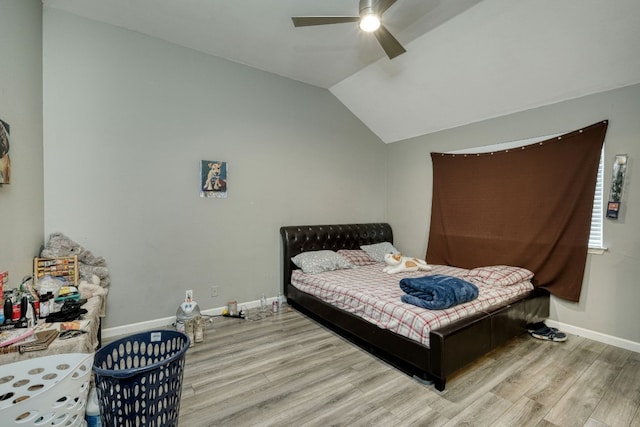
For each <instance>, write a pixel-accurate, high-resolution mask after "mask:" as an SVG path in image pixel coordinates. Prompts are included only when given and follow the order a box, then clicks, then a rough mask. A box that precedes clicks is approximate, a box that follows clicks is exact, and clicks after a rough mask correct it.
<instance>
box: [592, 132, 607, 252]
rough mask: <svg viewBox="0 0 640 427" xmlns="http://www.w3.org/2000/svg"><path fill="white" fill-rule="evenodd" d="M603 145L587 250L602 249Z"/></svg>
mask: <svg viewBox="0 0 640 427" xmlns="http://www.w3.org/2000/svg"><path fill="white" fill-rule="evenodd" d="M603 206H604V145H603V146H602V152H601V153H600V164H599V165H598V180H597V182H596V193H595V195H594V197H593V211H592V213H591V233H590V234H589V248H592V249H602V248H603V247H604V242H603V230H602V221H603V220H602V219H603V217H604V212H603Z"/></svg>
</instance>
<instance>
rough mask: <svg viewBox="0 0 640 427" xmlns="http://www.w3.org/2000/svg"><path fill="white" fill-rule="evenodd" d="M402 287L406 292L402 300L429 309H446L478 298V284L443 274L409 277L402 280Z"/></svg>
mask: <svg viewBox="0 0 640 427" xmlns="http://www.w3.org/2000/svg"><path fill="white" fill-rule="evenodd" d="M400 288H401V289H402V290H403V291H404V292H405V295H402V297H401V298H400V299H401V300H402V302H405V303H407V304H413V305H417V306H418V307H423V308H427V309H429V310H444V309H445V308H449V307H453V306H454V305H458V304H462V303H465V302H469V301H472V300H474V299H476V298H478V288H477V287H476V285H474V284H473V283H469V282H466V281H464V280H462V279H459V278H457V277H453V276H445V275H443V274H434V275H433V276H424V277H415V278H413V277H407V278H404V279H402V280H400Z"/></svg>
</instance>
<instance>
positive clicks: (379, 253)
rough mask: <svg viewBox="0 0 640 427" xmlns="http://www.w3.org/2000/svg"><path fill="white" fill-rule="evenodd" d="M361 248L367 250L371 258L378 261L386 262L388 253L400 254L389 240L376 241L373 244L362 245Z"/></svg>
mask: <svg viewBox="0 0 640 427" xmlns="http://www.w3.org/2000/svg"><path fill="white" fill-rule="evenodd" d="M360 249H362V250H363V251H365V252H366V253H367V254H369V256H370V257H371V258H373V259H374V260H376V261H377V262H384V256H385V255H386V254H399V253H400V251H398V250H397V249H396V248H394V247H393V245H392V244H391V243H389V242H382V243H374V244H373V245H362V246H360Z"/></svg>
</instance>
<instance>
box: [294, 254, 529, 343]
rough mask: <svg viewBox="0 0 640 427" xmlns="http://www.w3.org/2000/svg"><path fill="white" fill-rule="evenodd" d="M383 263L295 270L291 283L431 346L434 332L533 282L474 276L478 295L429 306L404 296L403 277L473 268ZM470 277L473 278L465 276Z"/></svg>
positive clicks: (506, 298)
mask: <svg viewBox="0 0 640 427" xmlns="http://www.w3.org/2000/svg"><path fill="white" fill-rule="evenodd" d="M384 266H385V264H384V263H376V264H372V265H366V266H360V267H356V268H351V269H343V270H335V271H327V272H323V273H318V274H305V273H303V272H302V270H294V271H293V273H292V275H291V284H292V285H293V286H294V287H296V288H297V289H299V290H300V291H302V292H305V293H307V294H310V295H313V296H315V297H317V298H319V299H320V300H322V301H325V302H327V303H329V304H331V305H333V306H335V307H337V308H340V309H342V310H344V311H347V312H349V313H352V314H354V315H356V316H359V317H361V318H362V319H364V320H366V321H368V322H370V323H372V324H374V325H376V326H378V327H379V328H382V329H388V330H390V331H392V332H394V333H396V334H399V335H402V336H404V337H406V338H409V339H411V340H413V341H416V342H419V343H421V344H423V345H425V346H427V347H428V346H429V332H430V331H431V330H436V329H439V328H441V327H443V326H446V325H448V324H450V323H453V322H456V321H457V320H460V319H462V318H465V317H468V316H471V315H473V314H476V313H479V312H483V311H487V310H489V309H490V308H492V307H497V306H501V305H504V304H506V303H508V302H510V301H513V300H516V299H518V298H520V297H523V296H525V295H526V294H528V293H529V292H530V291H531V290H533V285H532V284H531V282H530V281H528V280H527V281H523V282H519V283H516V284H513V285H510V286H488V285H485V284H483V283H480V282H476V281H472V282H473V283H474V284H475V285H476V286H477V287H478V291H479V293H478V298H477V299H475V300H473V301H470V302H467V303H464V304H460V305H457V306H454V307H450V308H448V309H445V310H427V309H424V308H421V307H417V306H414V305H411V304H405V303H403V302H402V301H400V297H401V296H402V295H403V291H402V290H401V289H400V286H399V282H400V280H401V279H403V278H405V277H423V276H425V275H430V274H444V275H449V276H456V277H462V276H464V275H465V273H468V270H465V269H462V268H457V267H450V266H440V265H435V266H432V267H433V270H431V271H428V272H426V271H416V272H411V273H398V274H387V273H384V272H383V271H382V269H383V268H384ZM466 280H468V279H466Z"/></svg>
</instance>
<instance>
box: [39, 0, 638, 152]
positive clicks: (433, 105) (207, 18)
mask: <svg viewBox="0 0 640 427" xmlns="http://www.w3.org/2000/svg"><path fill="white" fill-rule="evenodd" d="M43 4H44V6H45V7H51V8H56V9H61V10H65V11H67V12H70V13H73V14H76V15H79V16H82V17H85V18H88V19H92V20H96V21H100V22H104V23H108V24H111V25H115V26H118V27H122V28H125V29H128V30H132V31H136V32H139V33H142V34H146V35H149V36H152V37H157V38H159V39H162V40H166V41H168V42H171V43H175V44H178V45H181V46H185V47H188V48H191V49H195V50H198V51H201V52H204V53H207V54H211V55H215V56H219V57H223V58H227V59H229V60H231V61H235V62H238V63H241V64H245V65H248V66H251V67H255V68H258V69H261V70H265V71H268V72H272V73H275V74H278V75H281V76H285V77H288V78H291V79H294V80H299V81H302V82H305V83H308V84H311V85H315V86H319V87H323V88H327V89H329V90H330V91H331V92H332V93H333V94H334V95H335V96H336V97H337V98H338V99H339V100H340V101H341V102H342V103H343V104H345V105H346V106H347V107H348V108H349V109H350V110H351V111H352V112H353V113H354V114H355V115H356V116H357V117H359V118H360V120H362V121H363V123H364V124H365V125H366V126H368V127H369V128H370V129H371V130H372V131H373V132H374V133H375V134H376V135H378V136H379V137H380V138H381V139H382V140H383V141H385V142H387V143H390V142H395V141H400V140H403V139H407V138H410V137H414V136H418V135H423V134H427V133H431V132H436V131H439V130H443V129H448V128H452V127H456V126H460V125H464V124H468V123H473V122H477V121H480V120H485V119H488V118H492V117H498V116H501V115H505V114H510V113H514V112H518V111H523V110H527V109H530V108H535V107H538V106H543V105H548V104H552V103H556V102H560V101H563V100H567V99H573V98H577V97H580V96H584V95H587V94H591V93H597V92H601V91H606V90H610V89H614V88H618V87H623V86H627V85H631V84H636V83H640V48H638V46H640V1H638V0H615V1H611V0H555V1H551V0H519V1H513V0H398V1H397V2H396V3H395V4H394V5H393V6H391V7H390V8H389V9H388V10H387V11H386V12H385V14H384V16H383V23H384V25H385V26H386V27H387V28H388V29H389V31H391V33H392V34H393V35H394V36H395V37H396V38H397V39H398V40H399V41H400V42H401V43H402V44H403V45H404V47H405V48H406V49H407V52H406V53H404V54H402V55H400V56H398V57H396V58H395V59H393V60H389V59H388V58H387V57H386V55H385V54H384V51H383V50H382V49H381V48H380V45H379V44H378V42H377V41H376V39H375V38H374V37H373V36H372V35H371V34H365V33H362V32H361V31H360V30H359V29H358V27H357V24H354V23H347V24H335V25H323V26H313V27H303V28H295V27H294V26H293V24H292V21H291V17H292V16H340V15H344V16H357V15H358V0H43Z"/></svg>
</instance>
